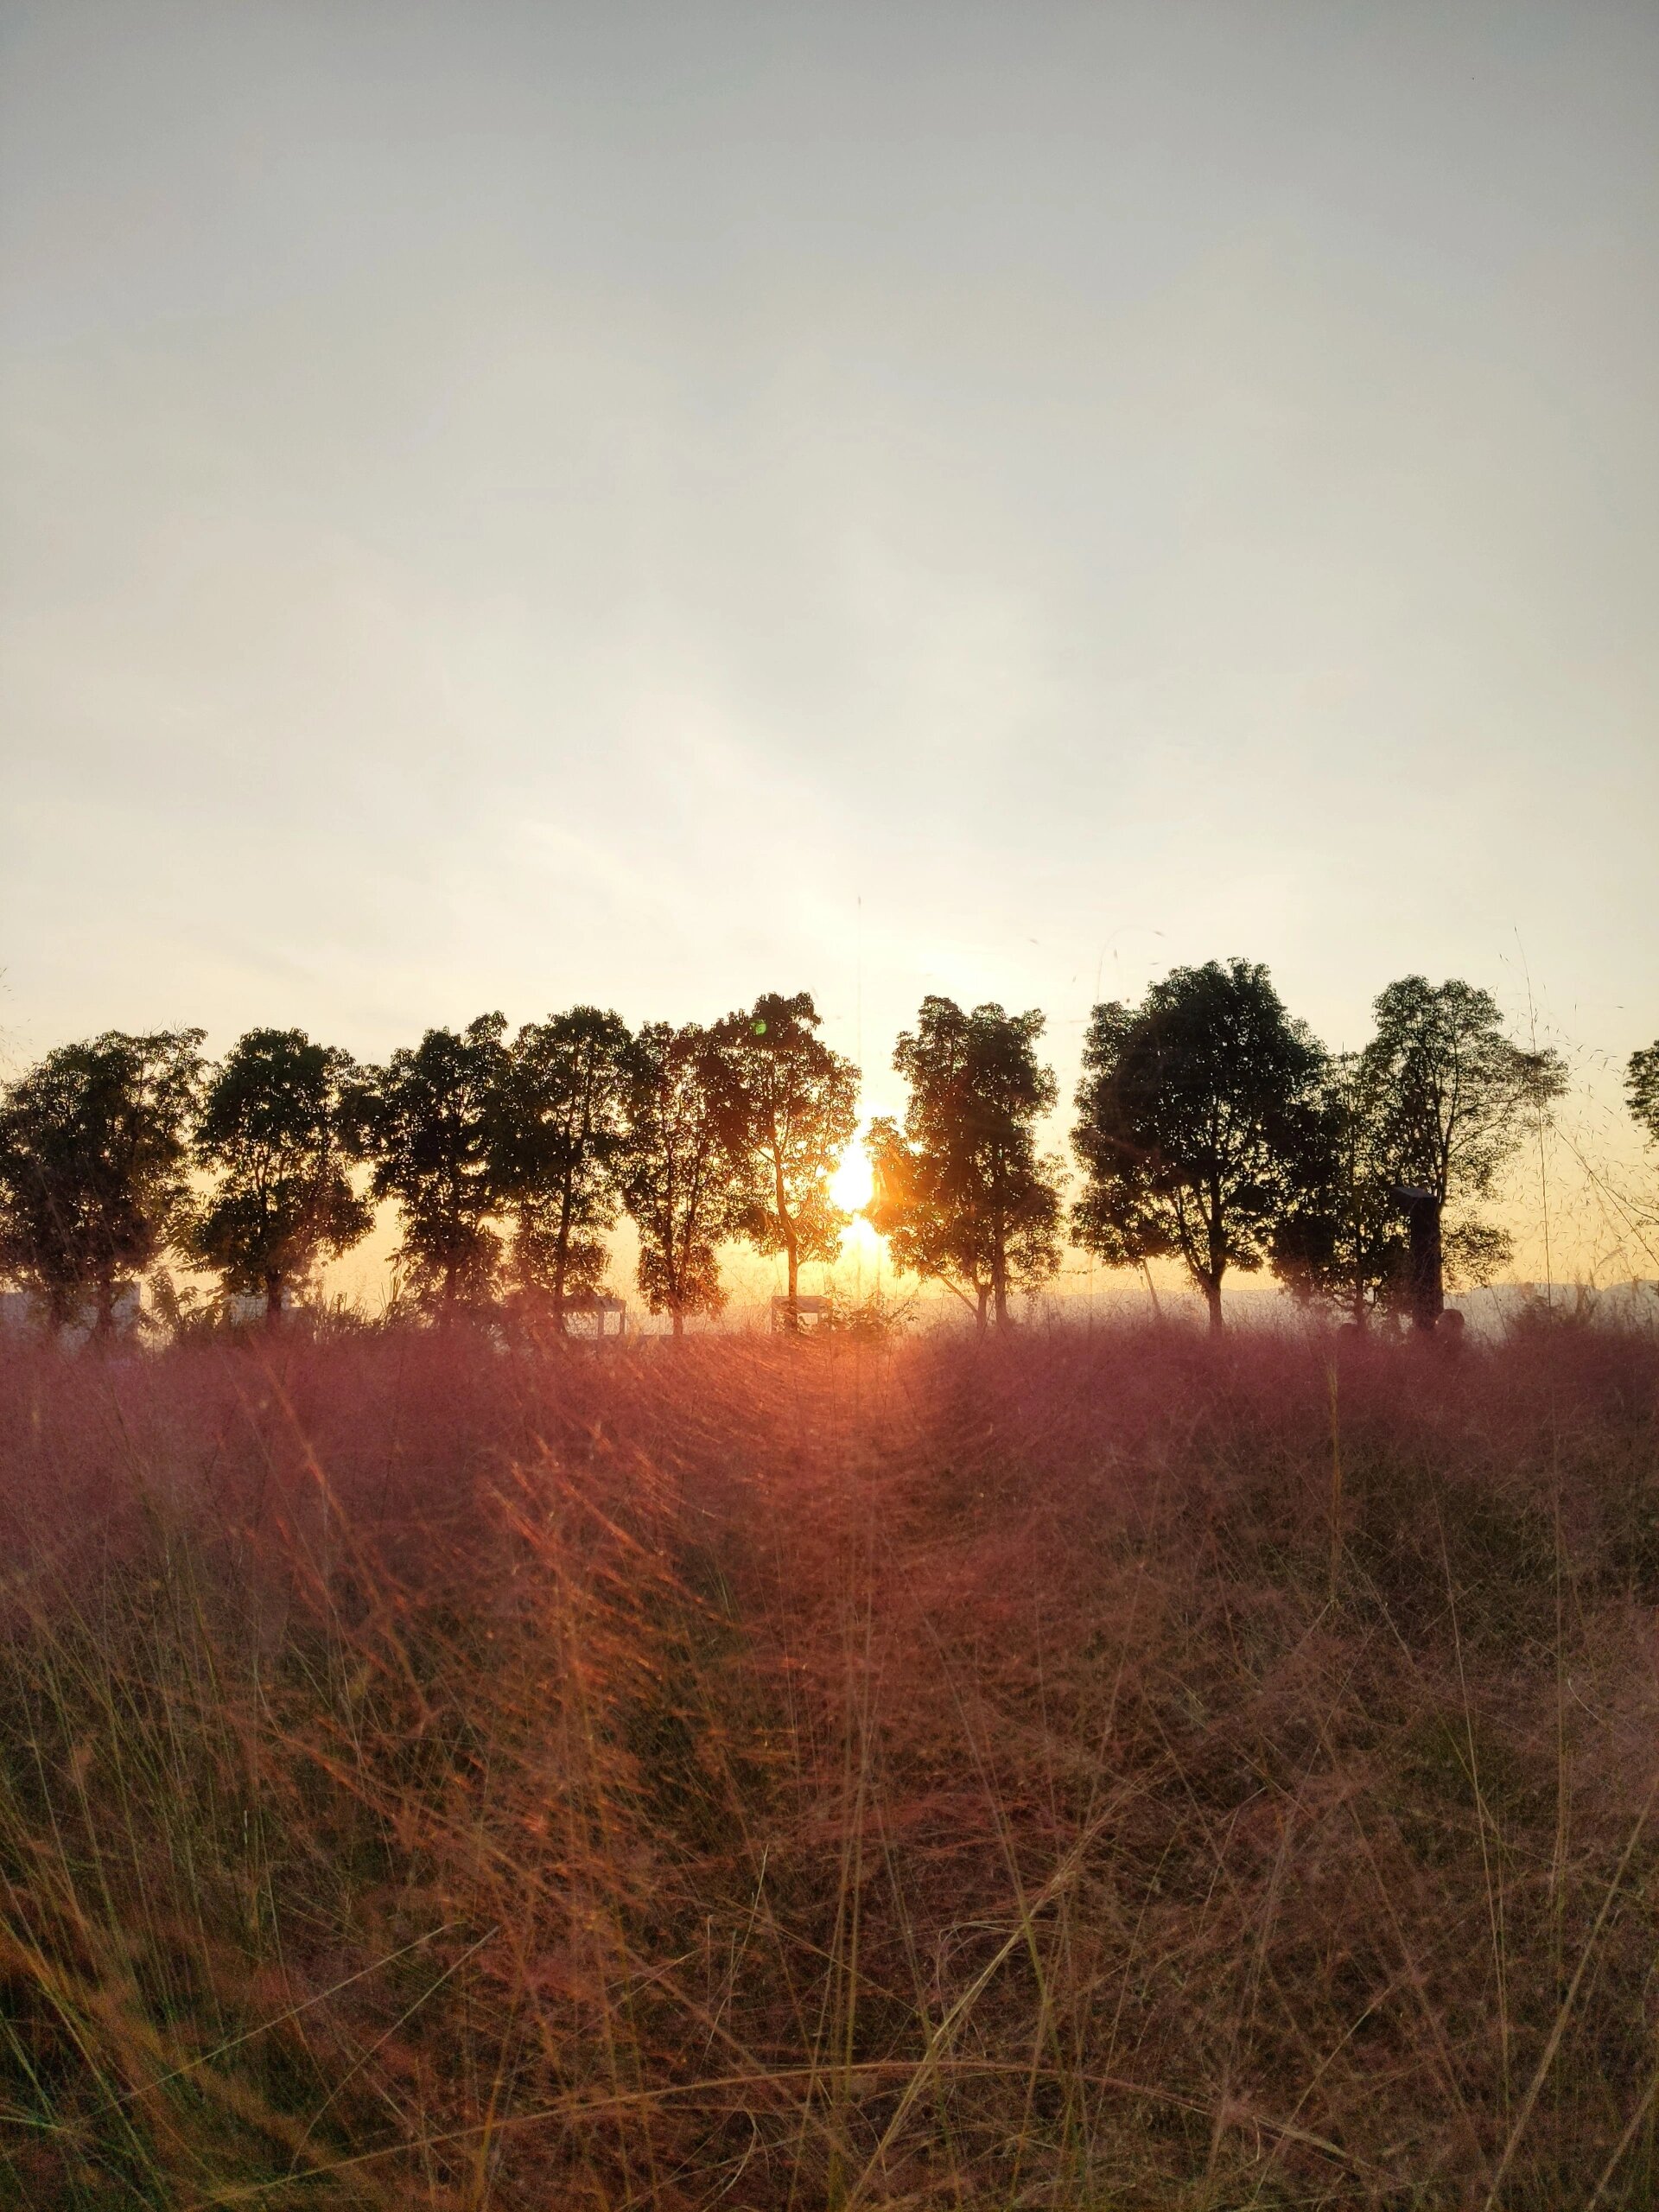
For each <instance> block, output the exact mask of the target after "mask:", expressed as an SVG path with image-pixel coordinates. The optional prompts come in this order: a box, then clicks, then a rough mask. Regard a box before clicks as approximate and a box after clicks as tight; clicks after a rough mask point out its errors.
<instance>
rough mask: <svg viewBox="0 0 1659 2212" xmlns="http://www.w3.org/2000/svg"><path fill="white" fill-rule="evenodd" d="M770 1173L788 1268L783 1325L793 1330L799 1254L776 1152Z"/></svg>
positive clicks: (798, 1316) (796, 1314)
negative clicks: (785, 1200)
mask: <svg viewBox="0 0 1659 2212" xmlns="http://www.w3.org/2000/svg"><path fill="white" fill-rule="evenodd" d="M772 1173H773V1177H774V1183H773V1197H774V1199H775V1201H776V1204H777V1207H778V1226H779V1230H781V1231H782V1232H783V1238H784V1260H785V1265H786V1266H787V1267H788V1269H789V1304H788V1306H786V1307H785V1310H784V1325H785V1328H786V1329H789V1330H791V1331H794V1330H797V1329H798V1328H799V1327H800V1325H801V1309H800V1306H799V1304H798V1300H799V1297H800V1294H801V1255H800V1247H799V1245H798V1243H797V1240H796V1236H795V1224H794V1223H793V1222H792V1221H791V1219H790V1217H789V1208H788V1207H787V1206H786V1205H785V1203H784V1163H783V1161H782V1160H781V1159H779V1157H778V1155H777V1154H776V1153H774V1154H772Z"/></svg>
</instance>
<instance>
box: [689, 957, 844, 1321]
mask: <svg viewBox="0 0 1659 2212" xmlns="http://www.w3.org/2000/svg"><path fill="white" fill-rule="evenodd" d="M819 1027H820V1023H819V1019H818V1014H817V1008H816V1007H814V1005H813V1003H812V998H811V994H810V992H807V991H801V992H798V994H797V995H795V996H794V997H793V998H785V997H784V996H783V995H781V994H780V993H779V992H777V991H766V992H763V993H762V995H760V997H759V998H758V999H757V1000H756V1001H755V1002H754V1004H753V1007H751V1008H750V1009H749V1011H748V1012H747V1014H746V1013H744V1012H742V1011H741V1009H740V1010H739V1011H738V1012H736V1013H734V1014H728V1015H727V1017H726V1019H725V1020H723V1021H721V1022H720V1023H718V1024H717V1025H716V1026H715V1031H714V1043H715V1047H716V1050H717V1052H718V1056H719V1058H718V1065H719V1070H720V1074H721V1086H722V1098H723V1102H724V1108H725V1115H726V1137H727V1145H728V1153H729V1155H730V1157H731V1159H732V1160H733V1163H734V1170H735V1172H736V1174H737V1177H738V1182H739V1187H738V1191H737V1194H736V1207H735V1211H734V1225H735V1226H736V1227H737V1228H738V1229H739V1230H741V1233H742V1234H743V1235H744V1236H747V1238H748V1239H749V1241H750V1243H753V1246H754V1247H755V1249H756V1250H757V1251H760V1252H765V1253H773V1252H781V1253H782V1254H783V1255H784V1258H785V1265H786V1269H787V1281H788V1285H789V1288H788V1298H789V1313H790V1318H791V1323H793V1321H794V1319H795V1316H796V1308H795V1300H796V1298H797V1296H798V1291H799V1287H800V1268H801V1264H802V1262H804V1261H811V1260H820V1261H828V1260H833V1259H834V1258H835V1256H836V1252H837V1251H838V1250H839V1249H840V1245H841V1232H842V1230H843V1229H844V1228H845V1227H846V1226H847V1224H848V1222H849V1220H850V1219H851V1218H852V1217H851V1216H850V1215H849V1214H848V1213H847V1212H845V1211H843V1210H842V1208H840V1207H838V1206H837V1205H836V1203H835V1200H834V1199H833V1198H832V1197H831V1196H830V1192H829V1178H830V1176H831V1175H832V1174H833V1173H835V1171H836V1167H837V1166H839V1165H840V1162H841V1159H842V1154H843V1153H845V1151H846V1149H847V1147H848V1146H849V1144H850V1143H851V1142H852V1140H853V1134H854V1131H855V1129H856V1128H857V1127H858V1070H857V1068H856V1067H855V1065H853V1063H852V1061H851V1060H849V1059H845V1058H842V1055H841V1054H840V1053H839V1052H833V1051H832V1050H831V1049H830V1047H829V1046H828V1045H826V1044H825V1043H824V1042H823V1039H822V1038H821V1037H820V1036H819V1035H818V1029H819Z"/></svg>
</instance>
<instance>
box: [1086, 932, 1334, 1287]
mask: <svg viewBox="0 0 1659 2212" xmlns="http://www.w3.org/2000/svg"><path fill="white" fill-rule="evenodd" d="M1323 1064H1324V1055H1323V1053H1322V1052H1321V1051H1320V1049H1319V1046H1318V1044H1317V1043H1316V1042H1315V1040H1314V1039H1313V1035H1312V1034H1311V1033H1310V1032H1309V1031H1308V1030H1307V1028H1306V1027H1305V1025H1304V1024H1303V1023H1301V1022H1300V1021H1296V1020H1293V1019H1292V1018H1291V1016H1290V1015H1289V1014H1287V1013H1286V1011H1285V1008H1284V1006H1283V1003H1282V1002H1281V999H1280V997H1279V994H1278V993H1277V992H1276V991H1275V990H1274V988H1273V984H1272V982H1271V980H1270V979H1269V977H1268V971H1267V969H1265V968H1263V967H1261V966H1258V965H1256V964H1255V963H1252V962H1250V961H1247V960H1230V961H1229V962H1228V963H1226V964H1225V965H1223V964H1222V963H1220V962H1219V961H1215V960H1211V961H1208V962H1206V963H1205V965H1204V966H1203V967H1202V968H1177V969H1173V970H1172V971H1171V973H1170V974H1169V975H1167V976H1165V977H1164V979H1163V981H1162V982H1158V983H1154V984H1153V986H1152V987H1151V988H1150V989H1149V990H1148V991H1147V995H1146V997H1145V998H1144V999H1143V1000H1142V1001H1141V1005H1140V1007H1138V1008H1135V1009H1133V1010H1132V1009H1131V1008H1129V1007H1126V1006H1123V1005H1121V1004H1119V1003H1117V1002H1116V1001H1114V1002H1112V1003H1111V1004H1109V1005H1105V1006H1097V1007H1096V1008H1095V1011H1094V1015H1093V1018H1092V1020H1090V1025H1089V1031H1088V1035H1087V1038H1086V1039H1085V1041H1084V1054H1083V1066H1084V1075H1083V1081H1082V1083H1081V1084H1080V1085H1079V1087H1078V1090H1077V1127H1076V1129H1075V1131H1074V1132H1073V1135H1072V1145H1073V1147H1074V1149H1075V1151H1076V1154H1077V1160H1078V1163H1079V1165H1080V1166H1082V1168H1083V1171H1084V1177H1085V1183H1084V1192H1083V1196H1082V1197H1081V1198H1079V1199H1078V1201H1077V1205H1076V1206H1075V1207H1074V1209H1073V1211H1072V1233H1073V1235H1074V1236H1076V1238H1077V1242H1078V1243H1079V1244H1082V1245H1083V1246H1084V1247H1085V1248H1086V1249H1088V1250H1090V1251H1092V1252H1096V1253H1097V1254H1098V1255H1100V1257H1101V1258H1102V1259H1103V1260H1105V1261H1106V1262H1108V1264H1109V1265H1113V1266H1123V1265H1131V1266H1144V1265H1145V1264H1146V1262H1147V1261H1149V1260H1152V1259H1155V1258H1158V1257H1160V1256H1161V1255H1166V1254H1173V1255H1175V1256H1176V1257H1178V1258H1179V1260H1180V1261H1181V1262H1182V1264H1183V1265H1184V1266H1185V1268H1186V1271H1187V1274H1189V1276H1190V1277H1191V1278H1192V1282H1193V1283H1194V1285H1195V1286H1196V1287H1197V1288H1198V1290H1199V1291H1200V1292H1201V1293H1202V1294H1203V1296H1204V1300H1205V1304H1206V1306H1208V1307H1209V1311H1210V1325H1211V1328H1212V1329H1219V1328H1220V1327H1221V1326H1222V1306H1221V1291H1222V1282H1223V1280H1224V1277H1225V1275H1226V1274H1227V1271H1228V1269H1229V1268H1240V1269H1243V1270H1244V1271H1246V1272H1249V1271H1250V1270H1252V1269H1255V1268H1259V1267H1260V1266H1261V1265H1262V1262H1263V1261H1264V1260H1265V1259H1266V1258H1267V1257H1268V1251H1269V1249H1270V1245H1271V1242H1272V1239H1273V1236H1274V1230H1275V1228H1276V1227H1277V1225H1278V1224H1279V1223H1280V1222H1281V1219H1282V1217H1284V1215H1285V1213H1286V1211H1287V1209H1288V1208H1289V1206H1290V1205H1291V1204H1292V1201H1293V1199H1294V1196H1295V1194H1296V1192H1298V1190H1299V1189H1300V1187H1301V1186H1302V1184H1303V1182H1304V1180H1305V1178H1306V1173H1307V1171H1308V1163H1309V1157H1310V1152H1311V1149H1312V1147H1313V1146H1314V1144H1315V1142H1316V1141H1317V1135H1318V1117H1317V1091H1318V1085H1319V1079H1320V1076H1321V1073H1322V1071H1323Z"/></svg>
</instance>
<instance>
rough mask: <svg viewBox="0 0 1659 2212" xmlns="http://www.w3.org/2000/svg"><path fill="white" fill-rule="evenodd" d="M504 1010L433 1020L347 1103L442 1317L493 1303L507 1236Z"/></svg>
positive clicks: (422, 1283) (424, 1292) (373, 1181)
mask: <svg viewBox="0 0 1659 2212" xmlns="http://www.w3.org/2000/svg"><path fill="white" fill-rule="evenodd" d="M506 1026H507V1025H506V1020H505V1016H504V1015H501V1014H480V1016H479V1017H478V1019H477V1020H476V1021H473V1022H469V1023H468V1024H467V1027H466V1029H465V1030H463V1031H461V1032H460V1033H456V1032H455V1031H454V1030H453V1029H429V1030H428V1031H427V1033H426V1034H425V1036H424V1037H423V1038H422V1039H421V1041H420V1043H419V1044H418V1045H417V1046H414V1047H413V1048H412V1049H411V1048H410V1047H409V1046H404V1047H402V1048H401V1049H400V1050H399V1051H397V1052H394V1053H393V1054H392V1056H391V1059H390V1060H389V1061H388V1062H387V1063H386V1065H385V1067H383V1068H372V1069H370V1070H368V1071H366V1072H365V1076H364V1078H363V1081H362V1083H361V1084H359V1086H358V1088H357V1090H356V1091H355V1093H354V1094H353V1100H352V1103H351V1107H350V1112H349V1119H350V1122H351V1125H352V1129H353V1146H354V1148H355V1149H356V1151H357V1152H358V1153H359V1155H360V1156H361V1157H363V1158H365V1159H366V1160H369V1162H370V1163H371V1166H372V1174H371V1178H370V1183H369V1192H370V1196H371V1197H372V1198H375V1199H376V1200H383V1199H386V1198H391V1199H393V1200H395V1201H396V1203H397V1210H398V1213H399V1215H400V1216H401V1218H402V1223H403V1243H402V1245H401V1246H400V1247H399V1249H398V1252H397V1260H398V1262H399V1263H400V1265H401V1266H402V1267H403V1268H404V1270H405V1272H406V1274H407V1276H408V1280H409V1285H410V1290H411V1291H412V1293H413V1294H414V1296H415V1298H416V1301H417V1303H418V1304H420V1305H421V1306H423V1307H424V1308H425V1309H426V1310H427V1311H429V1312H430V1313H434V1314H435V1315H436V1317H437V1318H438V1319H440V1320H441V1321H448V1320H450V1319H453V1318H454V1316H455V1315H456V1314H457V1313H461V1312H464V1311H466V1310H467V1309H469V1308H471V1309H476V1308H478V1307H481V1306H486V1305H487V1304H488V1302H489V1300H490V1298H491V1295H492V1294H493V1289H494V1286H495V1276H496V1269H497V1266H498V1264H499V1259H500V1253H501V1239H500V1237H499V1235H498V1234H497V1232H496V1230H495V1229H494V1228H493V1226H492V1224H491V1217H492V1216H493V1214H494V1213H495V1212H496V1211H498V1207H499V1198H498V1194H497V1192H496V1187H495V1181H494V1173H493V1170H494V1164H495V1162H494V1139H495V1135H496V1130H497V1126H498V1115H499V1106H498V1100H499V1092H500V1088H501V1083H502V1077H503V1074H504V1071H505V1061H506V1052H505V1047H504V1046H503V1044H502V1041H501V1039H502V1034H503V1033H504V1031H505V1028H506Z"/></svg>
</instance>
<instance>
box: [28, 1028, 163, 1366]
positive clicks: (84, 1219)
mask: <svg viewBox="0 0 1659 2212" xmlns="http://www.w3.org/2000/svg"><path fill="white" fill-rule="evenodd" d="M202 1034H203V1033H202V1032H201V1031H200V1029H177V1030H157V1031H154V1032H151V1033H149V1034H147V1035H143V1036H128V1035H125V1034H124V1033H122V1032H120V1031H118V1030H110V1031H107V1032H106V1033H105V1034H104V1035H103V1036H101V1037H94V1038H92V1039H88V1040H86V1041H85V1042H83V1043H79V1044H74V1045H62V1046H59V1047H58V1048H57V1050H56V1051H55V1052H48V1054H47V1056H46V1058H44V1059H43V1060H41V1062H40V1064H39V1065H38V1066H36V1067H34V1068H31V1069H30V1070H29V1072H28V1073H27V1074H26V1075H24V1076H22V1077H19V1079H18V1080H17V1081H16V1083H14V1084H11V1085H10V1088H9V1089H8V1090H7V1091H6V1092H5V1094H4V1097H3V1102H0V1268H3V1269H4V1271H5V1272H6V1273H7V1274H10V1275H11V1276H12V1277H13V1278H14V1279H15V1280H16V1281H19V1282H21V1283H22V1284H23V1285H25V1286H26V1287H29V1288H30V1289H32V1290H34V1291H35V1292H36V1293H37V1294H39V1296H40V1297H41V1299H42V1300H43V1301H44V1303H45V1306H46V1309H47V1312H48V1314H49V1315H50V1317H51V1319H52V1321H53V1324H54V1326H58V1327H63V1326H65V1325H68V1324H70V1323H72V1322H74V1321H77V1320H79V1319H80V1318H81V1317H82V1315H83V1314H84V1313H86V1309H87V1307H88V1306H90V1307H91V1309H92V1326H93V1330H94V1333H95V1334H96V1335H97V1337H99V1338H100V1339H107V1338H109V1337H110V1336H111V1333H112V1332H113V1330H114V1327H115V1313H116V1298H117V1294H118V1289H119V1286H120V1283H121V1280H122V1278H123V1277H124V1276H128V1275H135V1274H143V1272H144V1271H145V1270H146V1269H147V1268H149V1267H151V1266H152V1265H153V1264H154V1262H156V1259H157V1258H158V1257H159V1256H160V1255H161V1253H162V1250H163V1249H165V1247H166V1246H167V1245H168V1243H171V1242H172V1241H173V1240H174V1239H175V1236H178V1235H179V1234H180V1233H181V1230H182V1228H183V1225H184V1221H185V1216H186V1210H187V1204H188V1169H189V1161H190V1150H189V1135H188V1132H189V1124H190V1120H191V1116H192V1114H193V1112H194V1107H195V1103H196V1097H197V1092H198V1090H199V1087H200V1079H201V1059H200V1053H199V1052H198V1049H197V1048H198V1046H200V1043H201V1040H202Z"/></svg>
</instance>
